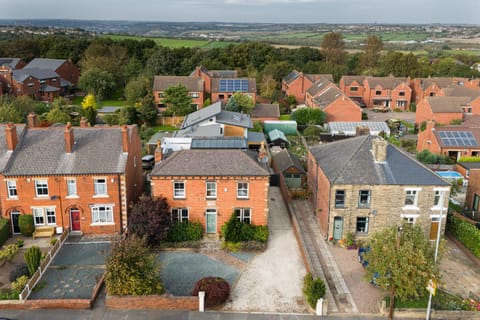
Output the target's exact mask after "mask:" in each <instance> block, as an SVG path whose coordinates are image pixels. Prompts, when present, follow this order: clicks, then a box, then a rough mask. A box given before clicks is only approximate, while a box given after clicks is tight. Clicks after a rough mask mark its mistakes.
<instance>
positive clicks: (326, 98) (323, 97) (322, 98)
mask: <svg viewBox="0 0 480 320" xmlns="http://www.w3.org/2000/svg"><path fill="white" fill-rule="evenodd" d="M342 96H344V97H345V95H344V94H343V92H342V91H340V90H339V89H337V88H333V87H330V88H327V90H325V91H324V92H322V93H320V94H319V95H318V96H317V97H315V99H313V101H314V102H315V104H316V105H317V106H318V107H320V108H322V109H323V108H325V107H327V106H329V105H330V104H331V103H333V102H334V101H335V100H337V99H338V98H340V97H342ZM345 99H347V98H346V97H345ZM349 100H350V99H349ZM351 103H352V104H354V105H355V106H356V107H357V108H360V107H359V106H358V105H357V104H356V103H355V102H353V101H352V102H351Z"/></svg>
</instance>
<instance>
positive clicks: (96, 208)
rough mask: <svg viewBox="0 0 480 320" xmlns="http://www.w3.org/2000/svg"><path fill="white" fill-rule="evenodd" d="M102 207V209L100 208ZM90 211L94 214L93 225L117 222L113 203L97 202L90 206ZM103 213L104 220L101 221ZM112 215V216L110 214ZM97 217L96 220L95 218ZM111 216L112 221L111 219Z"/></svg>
mask: <svg viewBox="0 0 480 320" xmlns="http://www.w3.org/2000/svg"><path fill="white" fill-rule="evenodd" d="M100 209H102V210H100ZM90 212H91V215H92V225H108V224H115V219H114V214H113V205H111V204H95V205H92V206H91V207H90ZM101 214H104V215H105V216H104V220H105V221H101V220H102V219H101V216H100V215H101ZM109 215H110V216H109ZM95 218H97V219H96V220H94V219H95ZM109 218H111V221H109Z"/></svg>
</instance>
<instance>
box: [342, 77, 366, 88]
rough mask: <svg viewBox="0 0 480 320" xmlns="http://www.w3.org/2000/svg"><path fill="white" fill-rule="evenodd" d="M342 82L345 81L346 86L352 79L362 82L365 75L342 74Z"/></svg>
mask: <svg viewBox="0 0 480 320" xmlns="http://www.w3.org/2000/svg"><path fill="white" fill-rule="evenodd" d="M342 79H343V83H345V85H346V86H349V85H351V84H352V83H353V82H354V81H356V82H358V83H359V84H363V81H364V80H365V76H343V77H342Z"/></svg>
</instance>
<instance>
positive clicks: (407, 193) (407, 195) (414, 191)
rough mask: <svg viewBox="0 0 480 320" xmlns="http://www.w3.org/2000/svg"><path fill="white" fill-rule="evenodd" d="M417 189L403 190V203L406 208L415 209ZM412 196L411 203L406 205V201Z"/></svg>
mask: <svg viewBox="0 0 480 320" xmlns="http://www.w3.org/2000/svg"><path fill="white" fill-rule="evenodd" d="M419 191H420V190H418V189H405V202H404V205H405V206H407V207H417V204H418V194H419ZM412 195H413V197H414V198H413V203H407V202H408V199H409V198H410V197H412Z"/></svg>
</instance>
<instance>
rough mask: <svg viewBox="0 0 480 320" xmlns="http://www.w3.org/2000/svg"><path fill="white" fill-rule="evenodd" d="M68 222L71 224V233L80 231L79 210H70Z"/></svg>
mask: <svg viewBox="0 0 480 320" xmlns="http://www.w3.org/2000/svg"><path fill="white" fill-rule="evenodd" d="M70 221H71V222H72V231H80V210H78V209H71V210H70Z"/></svg>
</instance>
